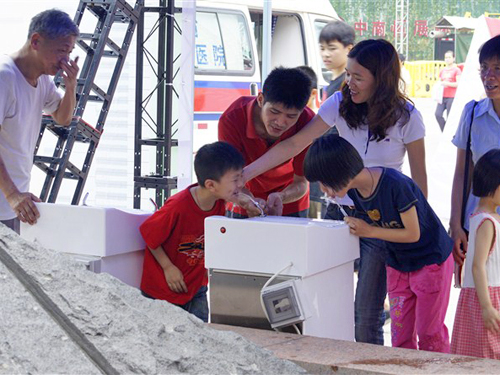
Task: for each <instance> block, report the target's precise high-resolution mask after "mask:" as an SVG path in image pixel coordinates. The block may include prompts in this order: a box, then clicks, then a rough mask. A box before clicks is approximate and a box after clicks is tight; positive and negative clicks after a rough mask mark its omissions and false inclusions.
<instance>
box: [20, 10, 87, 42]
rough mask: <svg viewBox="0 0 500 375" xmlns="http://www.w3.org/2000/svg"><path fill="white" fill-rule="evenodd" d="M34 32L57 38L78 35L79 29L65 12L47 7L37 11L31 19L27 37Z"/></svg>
mask: <svg viewBox="0 0 500 375" xmlns="http://www.w3.org/2000/svg"><path fill="white" fill-rule="evenodd" d="M34 33H38V34H40V35H41V36H43V37H44V38H48V39H57V38H61V37H65V36H70V35H71V36H75V37H78V36H79V35H80V30H78V26H76V25H75V23H74V22H73V20H72V19H71V18H70V17H69V15H68V14H67V13H65V12H63V11H61V10H58V9H49V10H44V11H43V12H41V13H38V14H37V15H36V16H34V17H33V18H32V19H31V22H30V27H29V31H28V39H29V38H31V36H32V35H33V34H34Z"/></svg>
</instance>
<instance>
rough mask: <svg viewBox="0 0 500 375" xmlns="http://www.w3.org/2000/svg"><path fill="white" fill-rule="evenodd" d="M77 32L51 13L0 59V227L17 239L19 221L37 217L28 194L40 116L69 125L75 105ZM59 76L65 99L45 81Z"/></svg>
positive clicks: (43, 14)
mask: <svg viewBox="0 0 500 375" xmlns="http://www.w3.org/2000/svg"><path fill="white" fill-rule="evenodd" d="M78 35H79V30H78V27H77V26H76V25H75V24H74V23H73V21H72V20H71V18H70V17H69V16H68V15H67V14H66V13H64V12H62V11H59V10H56V9H51V10H46V11H44V12H41V13H39V14H37V15H36V16H35V17H33V18H32V20H31V23H30V26H29V32H28V39H27V40H26V43H25V44H24V45H23V47H22V48H21V49H20V50H19V51H17V52H15V53H13V54H12V55H10V56H0V82H1V84H0V222H2V223H3V224H5V225H7V226H8V227H9V228H11V229H13V230H14V231H16V232H17V233H19V226H20V225H19V224H20V221H22V222H26V223H29V224H34V223H36V220H37V218H38V217H39V216H40V214H39V212H38V210H37V208H36V206H35V204H34V202H39V201H40V199H38V198H37V197H36V196H35V195H33V194H31V193H29V192H28V191H29V183H30V177H31V168H32V166H33V155H34V151H35V145H36V141H37V139H38V135H39V132H40V125H41V120H42V111H43V112H45V113H46V114H51V115H52V117H53V118H54V120H55V121H56V122H57V123H58V124H60V125H69V124H70V123H71V119H72V116H73V110H74V108H75V104H76V84H77V75H78V70H79V68H78V65H77V59H75V60H74V61H73V60H70V58H69V55H70V53H71V51H72V50H73V48H74V46H75V42H76V38H77V37H78ZM59 70H62V77H63V81H64V86H65V92H64V95H62V94H61V93H60V92H58V91H57V89H56V86H55V84H54V82H53V80H52V79H51V77H49V76H53V75H55V74H56V73H57V72H58V71H59Z"/></svg>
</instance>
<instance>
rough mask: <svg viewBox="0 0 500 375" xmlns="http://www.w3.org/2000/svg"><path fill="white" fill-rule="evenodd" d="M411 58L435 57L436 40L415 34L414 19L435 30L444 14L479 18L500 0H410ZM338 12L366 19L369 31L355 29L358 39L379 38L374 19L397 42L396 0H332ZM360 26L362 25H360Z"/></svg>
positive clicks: (346, 17) (494, 8)
mask: <svg viewBox="0 0 500 375" xmlns="http://www.w3.org/2000/svg"><path fill="white" fill-rule="evenodd" d="M409 1H410V2H409V8H410V9H409V18H408V25H409V33H408V38H409V42H408V56H407V58H408V60H432V59H433V49H434V41H433V39H431V38H429V37H426V36H421V35H418V33H417V35H415V31H416V30H415V21H427V25H428V29H429V31H430V30H433V29H434V26H435V24H436V22H437V21H439V20H440V19H441V18H442V17H443V16H462V17H463V16H464V15H465V14H466V13H470V14H471V16H472V17H479V16H480V15H482V14H484V13H485V12H489V13H495V12H500V6H499V1H498V0H449V1H446V0H409ZM330 2H331V3H332V5H333V7H334V8H335V10H336V11H337V13H338V15H339V16H340V17H341V18H342V19H344V20H345V21H346V22H347V23H349V24H350V25H352V26H353V27H354V26H355V23H356V22H360V21H362V22H366V24H367V25H366V26H367V29H368V31H366V32H363V35H362V36H361V35H360V31H356V40H357V41H359V40H363V39H369V38H377V37H378V38H379V37H381V36H376V35H375V36H374V35H373V34H372V30H373V22H377V21H381V22H385V36H384V38H385V39H387V40H389V41H391V42H393V43H394V32H393V31H392V30H391V26H392V25H393V24H394V21H395V19H396V16H395V14H396V0H330ZM358 26H359V25H358Z"/></svg>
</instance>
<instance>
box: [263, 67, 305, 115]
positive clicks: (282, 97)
mask: <svg viewBox="0 0 500 375" xmlns="http://www.w3.org/2000/svg"><path fill="white" fill-rule="evenodd" d="M262 94H263V95H264V103H267V102H269V103H276V104H277V103H280V104H283V105H284V106H285V107H286V108H295V109H299V110H302V109H304V108H305V106H306V105H307V102H308V101H309V97H310V96H311V80H310V79H309V77H308V76H307V75H306V74H305V73H304V72H302V71H301V70H299V69H297V68H284V67H282V66H280V67H277V68H275V69H273V70H272V71H271V73H269V75H268V76H267V78H266V80H265V81H264V86H263V87H262Z"/></svg>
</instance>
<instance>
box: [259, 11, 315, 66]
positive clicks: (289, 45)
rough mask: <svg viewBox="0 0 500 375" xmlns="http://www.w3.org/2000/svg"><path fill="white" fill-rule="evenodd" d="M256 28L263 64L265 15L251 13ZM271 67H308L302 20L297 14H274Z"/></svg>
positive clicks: (260, 61)
mask: <svg viewBox="0 0 500 375" xmlns="http://www.w3.org/2000/svg"><path fill="white" fill-rule="evenodd" d="M250 18H251V20H252V25H253V28H254V35H255V40H256V42H257V51H258V53H259V63H260V64H262V56H261V53H262V39H263V36H262V35H263V18H264V16H263V14H262V12H260V11H253V12H250ZM271 22H272V30H271V32H272V42H271V67H272V68H274V67H276V66H280V65H282V66H285V67H295V66H299V65H307V63H308V61H307V56H306V47H305V41H304V32H303V27H302V20H301V19H300V17H299V16H298V15H296V14H283V13H273V16H272V21H271Z"/></svg>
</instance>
